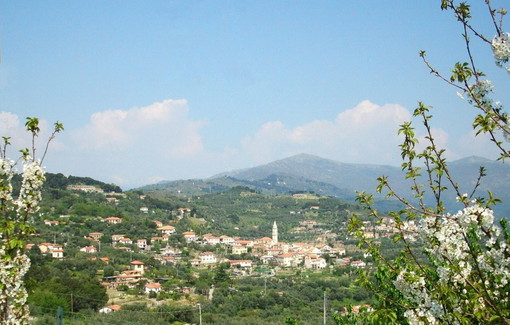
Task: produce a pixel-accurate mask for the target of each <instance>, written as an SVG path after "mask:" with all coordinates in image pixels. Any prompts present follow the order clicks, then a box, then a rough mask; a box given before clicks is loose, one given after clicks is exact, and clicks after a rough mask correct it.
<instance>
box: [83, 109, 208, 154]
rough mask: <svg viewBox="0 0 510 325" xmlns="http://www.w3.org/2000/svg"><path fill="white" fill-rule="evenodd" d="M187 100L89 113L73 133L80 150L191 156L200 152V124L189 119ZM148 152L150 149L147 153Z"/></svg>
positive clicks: (201, 147) (201, 148) (201, 145)
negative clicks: (127, 151) (140, 150)
mask: <svg viewBox="0 0 510 325" xmlns="http://www.w3.org/2000/svg"><path fill="white" fill-rule="evenodd" d="M188 111H189V108H188V104H187V101H186V100H170V99H168V100H165V101H163V102H157V103H154V104H151V105H149V106H145V107H134V108H131V109H129V110H107V111H102V112H97V113H94V114H92V116H91V118H90V121H89V123H88V124H87V125H86V126H85V127H83V128H82V129H80V130H77V131H76V132H75V134H74V137H75V140H76V142H77V143H79V144H80V146H81V148H82V149H86V150H109V151H124V150H131V149H132V148H133V147H136V146H139V147H138V149H144V148H145V149H146V150H145V151H147V149H156V148H157V150H158V151H159V152H160V153H161V154H165V155H170V156H172V155H193V154H197V153H200V152H201V151H202V150H203V144H202V138H201V137H200V135H199V129H200V127H201V126H202V125H203V123H201V122H196V121H192V120H191V119H189V117H188ZM149 151H150V150H149Z"/></svg>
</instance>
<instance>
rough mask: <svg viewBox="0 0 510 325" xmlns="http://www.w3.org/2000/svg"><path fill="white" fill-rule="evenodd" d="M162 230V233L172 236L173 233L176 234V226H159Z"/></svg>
mask: <svg viewBox="0 0 510 325" xmlns="http://www.w3.org/2000/svg"><path fill="white" fill-rule="evenodd" d="M158 230H159V231H161V234H163V235H168V236H170V235H171V234H175V227H174V226H162V227H159V228H158Z"/></svg>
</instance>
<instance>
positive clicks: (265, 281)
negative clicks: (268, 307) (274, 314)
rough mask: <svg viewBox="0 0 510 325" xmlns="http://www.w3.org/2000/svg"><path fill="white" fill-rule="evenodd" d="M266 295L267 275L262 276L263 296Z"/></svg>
mask: <svg viewBox="0 0 510 325" xmlns="http://www.w3.org/2000/svg"><path fill="white" fill-rule="evenodd" d="M265 295H267V276H265V277H264V296H265Z"/></svg>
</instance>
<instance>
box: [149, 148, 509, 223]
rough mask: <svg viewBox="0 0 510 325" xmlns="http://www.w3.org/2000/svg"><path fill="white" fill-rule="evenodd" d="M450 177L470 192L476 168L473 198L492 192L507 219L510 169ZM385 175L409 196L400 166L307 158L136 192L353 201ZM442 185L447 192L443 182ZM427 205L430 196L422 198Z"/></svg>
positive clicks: (461, 164)
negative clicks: (240, 189) (245, 192)
mask: <svg viewBox="0 0 510 325" xmlns="http://www.w3.org/2000/svg"><path fill="white" fill-rule="evenodd" d="M449 166H450V170H451V174H452V175H453V177H454V179H455V180H456V181H457V182H458V184H459V188H460V190H461V193H471V192H472V190H473V187H474V185H475V184H476V181H477V176H478V172H479V169H480V167H481V166H484V167H485V169H486V173H487V176H486V177H484V178H483V179H482V183H481V185H480V187H479V189H478V191H477V192H476V195H475V197H486V196H487V191H489V190H491V191H492V192H493V193H494V195H495V196H496V197H498V198H501V199H502V200H503V203H502V204H501V205H498V206H496V207H495V210H496V211H497V212H498V213H501V214H502V215H510V192H509V191H508V190H507V189H508V184H509V183H510V166H509V165H507V164H504V163H502V162H500V161H492V160H489V159H485V158H481V157H468V158H464V159H460V160H456V161H452V162H450V163H449ZM379 176H387V177H388V178H389V180H390V182H391V184H392V185H393V188H394V189H395V190H396V191H397V192H399V193H401V194H402V195H403V196H405V197H413V193H411V192H410V191H409V185H410V184H409V182H408V181H406V179H405V177H404V173H403V172H402V170H401V168H400V167H395V166H386V165H370V164H349V163H342V162H338V161H334V160H330V159H324V158H321V157H318V156H313V155H309V154H299V155H295V156H291V157H288V158H285V159H281V160H277V161H274V162H271V163H268V164H264V165H260V166H256V167H253V168H245V169H241V170H235V171H229V172H223V173H220V174H217V175H214V176H212V177H210V178H206V179H192V180H176V181H163V182H160V183H157V184H151V185H147V186H143V187H141V188H139V190H142V191H147V192H150V193H156V192H160V193H170V194H174V195H183V196H187V195H192V196H193V195H204V194H211V193H216V192H221V191H225V190H226V189H229V188H234V187H236V186H245V187H248V188H250V189H253V190H254V191H257V192H260V193H264V194H269V195H281V194H290V193H316V194H319V195H323V196H331V197H335V198H338V199H340V200H344V201H349V202H354V201H355V198H356V191H365V192H368V193H373V194H375V193H374V192H375V188H376V186H377V177H379ZM444 185H445V186H447V187H448V188H451V187H452V186H451V185H450V184H448V183H444ZM456 197H457V194H456V193H454V192H453V191H451V190H449V191H446V192H445V193H444V195H443V199H444V201H445V206H446V207H447V208H448V209H449V210H451V211H455V210H456V209H458V208H459V207H460V206H459V205H458V204H457V203H456ZM376 198H377V206H378V208H380V209H382V210H390V209H395V208H397V207H398V203H396V202H395V201H390V200H387V199H385V197H384V193H383V194H381V195H379V196H377V195H376ZM426 200H427V201H428V202H429V203H432V197H426Z"/></svg>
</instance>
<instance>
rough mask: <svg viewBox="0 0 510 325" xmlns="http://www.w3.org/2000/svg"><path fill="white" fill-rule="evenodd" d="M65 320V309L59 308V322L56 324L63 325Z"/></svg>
mask: <svg viewBox="0 0 510 325" xmlns="http://www.w3.org/2000/svg"><path fill="white" fill-rule="evenodd" d="M63 318H64V308H62V307H60V306H59V307H58V308H57V319H56V320H57V321H56V324H57V325H62V324H63V321H62V320H63Z"/></svg>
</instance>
